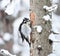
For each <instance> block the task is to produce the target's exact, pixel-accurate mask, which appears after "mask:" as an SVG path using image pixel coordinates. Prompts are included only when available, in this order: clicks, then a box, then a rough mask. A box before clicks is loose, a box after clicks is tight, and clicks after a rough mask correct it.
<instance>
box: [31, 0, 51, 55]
mask: <svg viewBox="0 0 60 56" xmlns="http://www.w3.org/2000/svg"><path fill="white" fill-rule="evenodd" d="M44 5H48V6H49V5H50V2H49V1H48V0H30V6H31V10H32V11H33V12H34V13H35V25H41V26H42V28H43V30H42V33H41V34H39V33H37V32H36V30H35V29H33V31H32V40H34V41H33V42H32V46H31V49H32V54H33V56H47V55H48V54H50V53H51V50H52V48H51V45H50V44H49V40H48V36H49V34H50V33H49V30H50V29H51V25H50V22H49V21H48V22H45V21H44V20H43V19H42V16H44V15H45V14H47V12H45V11H44V10H43V6H44ZM38 45H41V46H42V50H41V51H39V50H38V49H37V46H38Z"/></svg>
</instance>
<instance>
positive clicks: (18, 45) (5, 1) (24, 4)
mask: <svg viewBox="0 0 60 56" xmlns="http://www.w3.org/2000/svg"><path fill="white" fill-rule="evenodd" d="M29 9H30V0H12V1H11V0H1V1H0V11H2V10H3V11H4V13H6V14H7V17H13V18H14V19H11V20H13V23H12V27H13V33H12V34H10V33H9V32H5V33H4V32H2V31H0V35H1V36H0V46H4V47H6V48H3V47H2V50H1V48H0V51H1V52H2V51H3V52H4V53H2V55H8V54H9V55H10V56H14V55H11V54H10V53H9V52H11V53H12V54H15V55H17V56H30V47H29V44H28V43H27V42H26V41H25V40H24V42H22V39H21V38H19V37H20V36H19V31H18V28H19V26H20V24H21V23H22V21H23V19H24V18H29V14H30V13H29ZM19 12H20V14H19ZM18 14H19V16H18ZM1 15H2V14H1V12H0V18H2V16H1ZM8 19H9V20H10V18H8ZM29 19H30V18H29ZM1 24H2V22H1ZM1 27H3V26H1ZM10 41H11V43H10ZM8 45H9V46H8ZM11 45H12V46H11ZM9 48H10V49H9ZM4 49H7V50H8V51H7V50H4ZM1 52H0V53H1Z"/></svg>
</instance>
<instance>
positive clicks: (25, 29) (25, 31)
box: [19, 18, 31, 45]
mask: <svg viewBox="0 0 60 56" xmlns="http://www.w3.org/2000/svg"><path fill="white" fill-rule="evenodd" d="M29 24H30V20H29V19H28V18H24V19H23V21H22V23H21V24H20V26H19V32H20V35H21V38H22V42H23V41H24V39H25V40H26V41H27V42H28V43H29V45H30V42H29V40H30V39H29V36H30V33H31V28H30V26H29Z"/></svg>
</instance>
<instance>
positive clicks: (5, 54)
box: [0, 49, 16, 56]
mask: <svg viewBox="0 0 60 56" xmlns="http://www.w3.org/2000/svg"><path fill="white" fill-rule="evenodd" d="M0 54H2V55H3V56H16V55H12V54H11V53H10V52H9V51H8V50H5V49H1V50H0Z"/></svg>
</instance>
